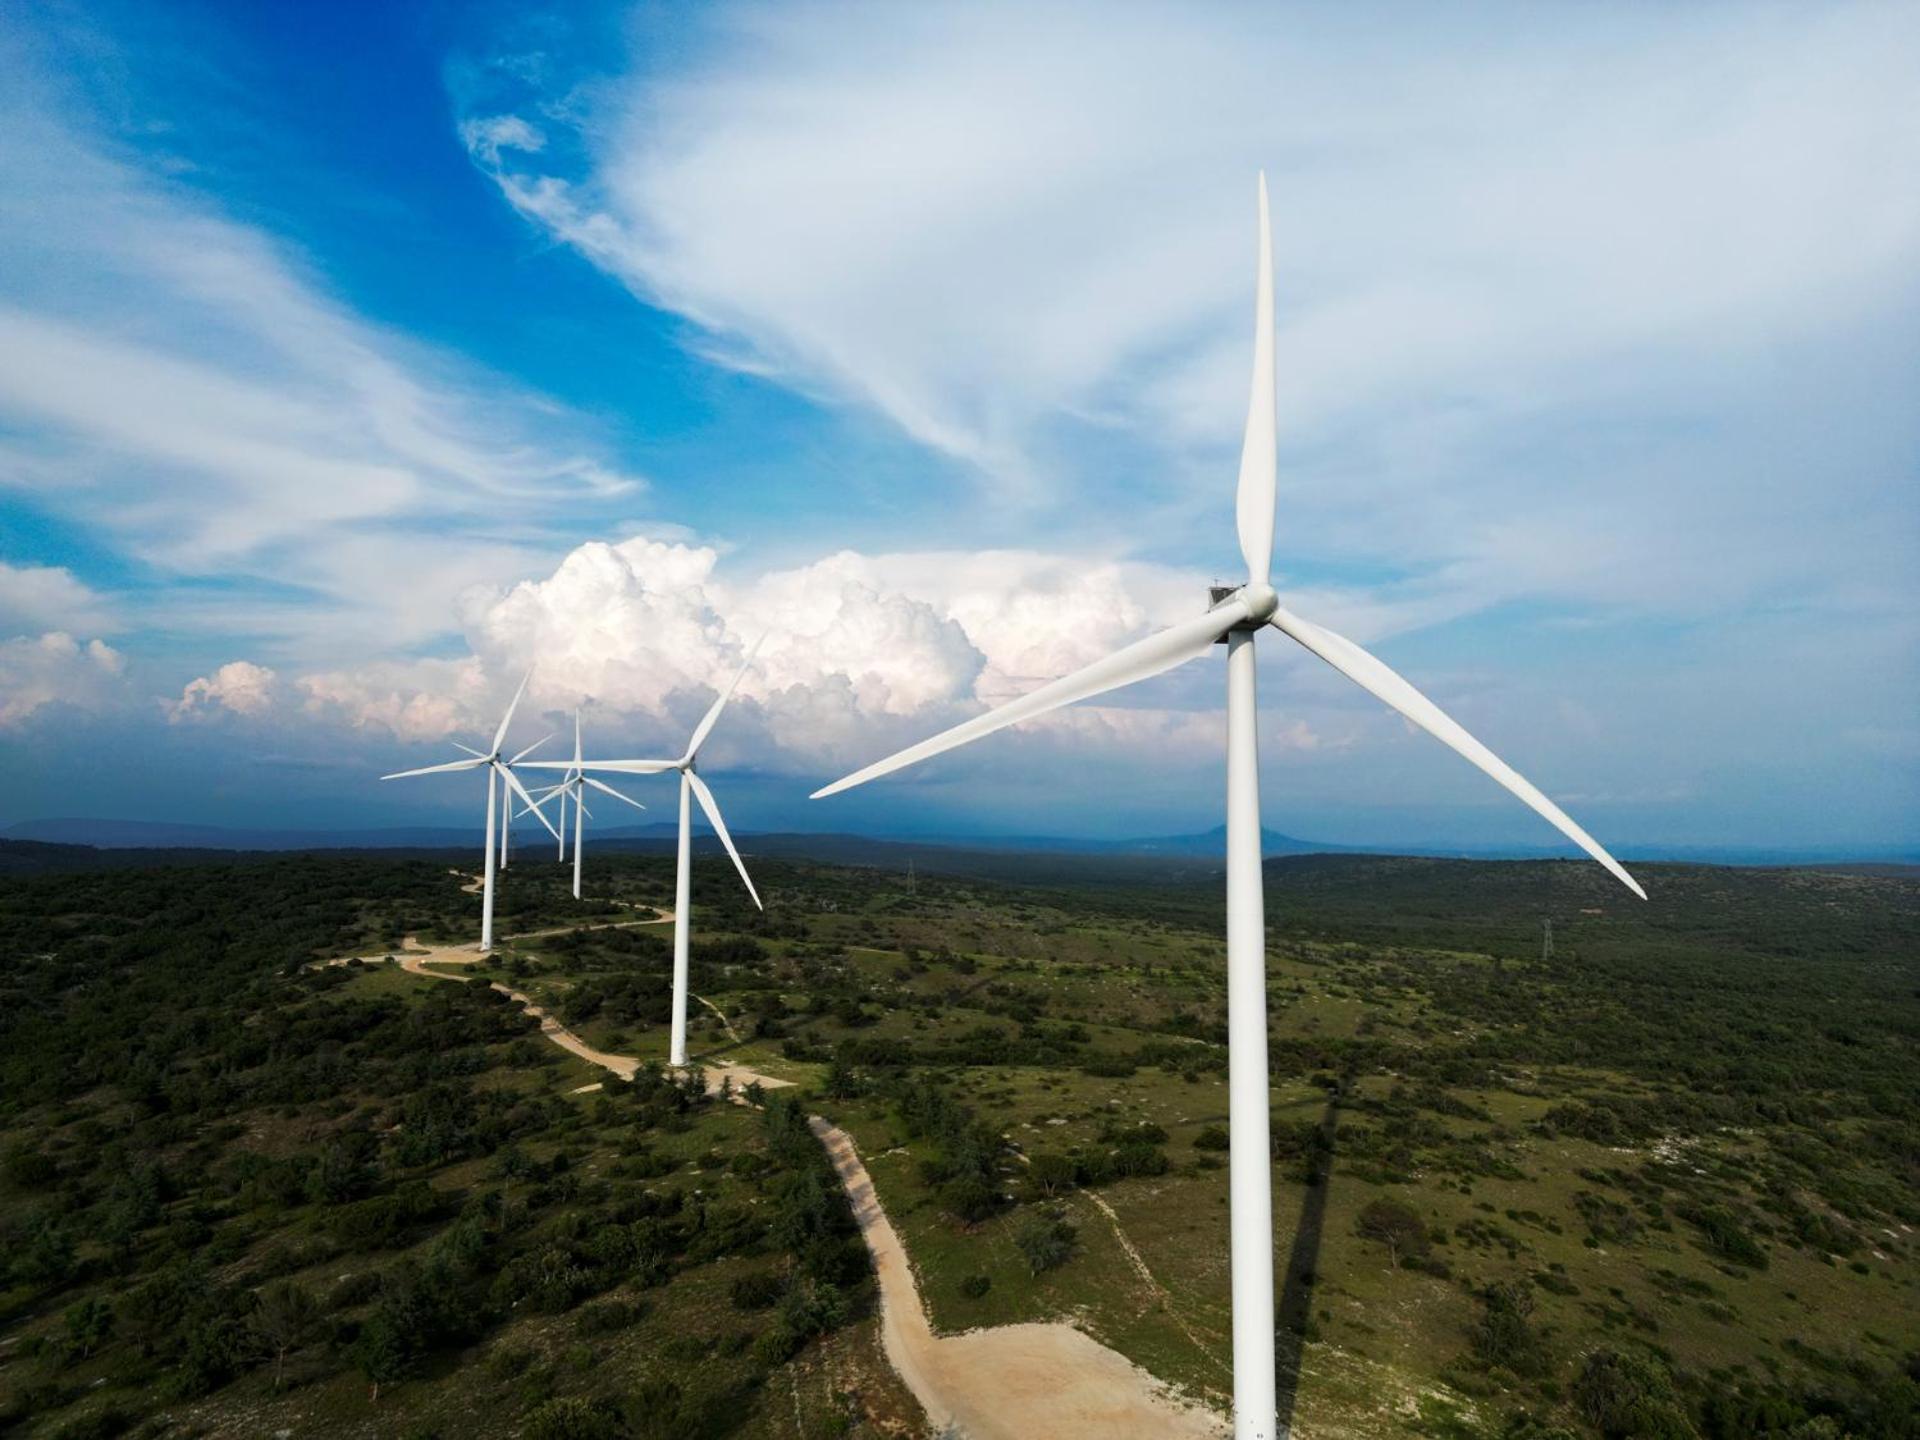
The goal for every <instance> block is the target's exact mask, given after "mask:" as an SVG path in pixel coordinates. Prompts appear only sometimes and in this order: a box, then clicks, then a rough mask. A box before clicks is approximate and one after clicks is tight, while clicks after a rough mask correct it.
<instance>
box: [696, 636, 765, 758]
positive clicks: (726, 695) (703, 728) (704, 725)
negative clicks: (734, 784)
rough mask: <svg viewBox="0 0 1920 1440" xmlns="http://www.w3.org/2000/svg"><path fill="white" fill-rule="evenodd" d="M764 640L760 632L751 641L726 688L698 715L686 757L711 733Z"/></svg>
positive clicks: (698, 748)
mask: <svg viewBox="0 0 1920 1440" xmlns="http://www.w3.org/2000/svg"><path fill="white" fill-rule="evenodd" d="M766 640H767V637H766V635H765V634H764V633H762V634H761V636H760V638H759V639H758V640H756V641H754V642H753V648H752V649H750V650H748V651H747V658H746V661H745V663H744V664H742V665H741V666H740V670H739V673H738V674H736V675H735V676H734V677H733V679H731V680H729V681H728V682H727V688H726V689H724V690H722V691H721V692H720V697H719V698H718V699H717V700H715V701H714V702H713V705H712V708H710V709H709V710H708V711H707V713H706V714H705V715H702V716H701V717H700V723H699V724H698V725H696V726H694V727H693V738H692V739H691V740H689V741H688V742H687V757H688V758H689V759H691V758H692V757H693V756H695V755H697V754H699V753H700V746H701V745H702V744H703V743H704V742H705V740H706V738H707V736H709V735H711V734H712V733H713V727H714V725H715V724H717V723H718V722H719V719H720V712H721V711H722V710H724V709H726V708H727V701H729V700H731V699H732V698H733V690H734V687H735V686H736V685H738V684H739V683H740V682H741V680H743V679H744V678H745V677H746V673H747V671H748V670H749V669H750V668H751V667H752V665H753V657H754V656H755V655H758V654H759V653H760V647H761V646H762V645H764V644H765V643H766Z"/></svg>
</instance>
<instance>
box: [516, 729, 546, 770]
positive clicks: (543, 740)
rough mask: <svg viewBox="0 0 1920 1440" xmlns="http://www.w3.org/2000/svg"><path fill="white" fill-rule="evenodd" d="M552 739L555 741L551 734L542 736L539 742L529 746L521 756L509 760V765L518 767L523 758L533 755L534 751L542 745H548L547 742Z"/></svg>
mask: <svg viewBox="0 0 1920 1440" xmlns="http://www.w3.org/2000/svg"><path fill="white" fill-rule="evenodd" d="M551 739H553V736H552V735H551V734H547V735H542V736H541V737H540V738H539V739H538V740H536V741H534V742H533V744H531V745H529V746H527V748H526V749H524V750H522V751H521V752H520V754H519V755H516V756H514V757H513V759H511V760H509V761H508V762H507V763H508V764H509V765H518V764H519V763H520V759H521V756H524V755H531V754H532V753H533V752H534V751H536V750H538V749H539V748H540V747H541V746H542V745H544V744H546V743H547V741H549V740H551Z"/></svg>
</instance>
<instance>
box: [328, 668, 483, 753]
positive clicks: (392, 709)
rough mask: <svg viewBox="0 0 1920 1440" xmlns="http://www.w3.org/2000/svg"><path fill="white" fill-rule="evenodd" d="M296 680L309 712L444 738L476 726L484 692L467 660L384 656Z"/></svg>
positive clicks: (402, 734) (403, 735) (360, 725)
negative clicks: (383, 659)
mask: <svg viewBox="0 0 1920 1440" xmlns="http://www.w3.org/2000/svg"><path fill="white" fill-rule="evenodd" d="M296 685H297V687H298V689H299V691H300V693H301V696H302V697H303V703H304V707H305V709H306V711H307V713H308V714H310V715H313V716H315V717H317V718H319V719H322V720H325V721H331V722H334V723H339V724H345V725H348V726H350V727H352V728H354V729H357V730H373V731H383V732H385V733H387V734H390V735H393V736H395V737H396V738H398V739H401V740H444V739H446V738H447V737H448V736H450V735H453V734H455V733H456V732H458V731H461V730H463V729H477V728H479V725H480V724H481V723H482V722H481V721H480V720H479V719H478V718H477V717H478V716H479V715H480V713H481V709H480V705H481V702H482V700H483V699H484V698H485V696H486V683H485V677H484V676H483V675H482V674H481V671H480V667H479V666H478V665H477V664H475V663H474V662H473V661H471V660H464V661H434V660H425V661H413V662H394V661H389V662H384V663H379V664H374V665H370V666H366V667H364V668H362V669H359V670H353V671H345V670H333V671H323V672H320V673H318V674H313V675H304V676H302V677H300V679H299V680H298V681H297V682H296ZM500 703H501V704H502V705H503V706H504V705H505V703H506V701H505V698H504V697H502V699H501V702H500ZM486 723H488V724H489V725H490V724H491V722H486Z"/></svg>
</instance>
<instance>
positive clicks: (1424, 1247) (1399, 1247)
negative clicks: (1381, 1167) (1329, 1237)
mask: <svg viewBox="0 0 1920 1440" xmlns="http://www.w3.org/2000/svg"><path fill="white" fill-rule="evenodd" d="M1353 1229H1354V1233H1355V1234H1357V1235H1358V1236H1359V1237H1360V1238H1361V1239H1362V1240H1376V1241H1378V1242H1379V1243H1380V1244H1382V1245H1384V1246H1386V1247H1387V1260H1388V1262H1389V1263H1390V1264H1391V1265H1392V1266H1393V1268H1394V1269H1396V1270H1398V1269H1399V1268H1400V1266H1401V1264H1402V1263H1404V1262H1405V1261H1408V1260H1424V1259H1425V1258H1426V1257H1427V1255H1428V1254H1429V1253H1430V1252H1431V1251H1432V1249H1433V1241H1432V1240H1431V1239H1430V1238H1429V1237H1428V1235H1427V1226H1426V1222H1425V1221H1424V1220H1422V1219H1421V1218H1420V1216H1419V1213H1418V1212H1417V1211H1415V1210H1414V1209H1413V1208H1412V1207H1411V1206H1409V1205H1403V1204H1401V1203H1400V1202H1399V1201H1398V1200H1370V1201H1368V1202H1367V1204H1366V1207H1365V1208H1364V1209H1362V1210H1361V1212H1360V1215H1359V1218H1358V1219H1356V1220H1355V1221H1354V1226H1353Z"/></svg>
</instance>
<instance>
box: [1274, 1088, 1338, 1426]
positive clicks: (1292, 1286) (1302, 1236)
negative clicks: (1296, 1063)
mask: <svg viewBox="0 0 1920 1440" xmlns="http://www.w3.org/2000/svg"><path fill="white" fill-rule="evenodd" d="M1340 1095H1341V1091H1339V1090H1336V1091H1334V1092H1333V1094H1332V1095H1331V1096H1329V1097H1328V1099H1327V1113H1326V1114H1325V1116H1323V1117H1322V1118H1321V1121H1320V1146H1319V1151H1318V1153H1317V1154H1316V1155H1315V1156H1314V1168H1313V1176H1314V1178H1313V1183H1312V1184H1310V1185H1309V1186H1308V1187H1307V1196H1306V1199H1305V1200H1304V1201H1302V1202H1301V1205H1300V1224H1299V1227H1298V1228H1297V1229H1296V1230H1295V1231H1294V1234H1293V1249H1292V1251H1291V1252H1290V1253H1289V1254H1288V1255H1287V1273H1286V1278H1285V1280H1284V1282H1283V1284H1282V1286H1281V1290H1280V1304H1279V1307H1278V1314H1277V1316H1276V1319H1277V1320H1278V1325H1277V1327H1276V1329H1277V1334H1276V1336H1275V1344H1274V1379H1275V1399H1276V1401H1277V1402H1278V1411H1279V1419H1280V1434H1281V1436H1282V1437H1286V1436H1291V1435H1292V1434H1293V1407H1294V1400H1295V1398H1296V1397H1297V1396H1298V1394H1299V1391H1300V1358H1301V1355H1302V1352H1304V1351H1305V1349H1306V1346H1307V1341H1306V1336H1307V1326H1308V1324H1309V1323H1311V1321H1312V1318H1313V1286H1314V1281H1315V1280H1316V1278H1317V1271H1318V1270H1319V1267H1320V1234H1321V1230H1322V1229H1323V1228H1324V1226H1325V1225H1326V1220H1327V1192H1328V1190H1330V1189H1331V1188H1332V1186H1333V1141H1334V1132H1335V1131H1336V1129H1337V1128H1338V1127H1339V1124H1340Z"/></svg>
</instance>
